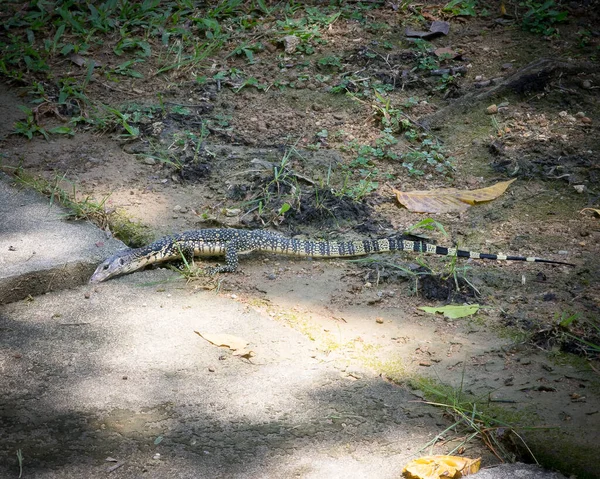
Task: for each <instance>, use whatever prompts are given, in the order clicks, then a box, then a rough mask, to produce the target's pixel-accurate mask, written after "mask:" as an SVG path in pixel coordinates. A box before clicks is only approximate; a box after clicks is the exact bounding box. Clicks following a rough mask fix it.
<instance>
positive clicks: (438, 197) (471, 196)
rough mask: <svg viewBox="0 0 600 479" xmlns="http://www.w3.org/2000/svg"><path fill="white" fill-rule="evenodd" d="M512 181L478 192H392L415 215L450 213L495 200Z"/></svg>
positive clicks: (450, 190) (444, 189)
mask: <svg viewBox="0 0 600 479" xmlns="http://www.w3.org/2000/svg"><path fill="white" fill-rule="evenodd" d="M513 181H515V180H514V179H513V180H509V181H502V182H500V183H496V184H495V185H492V186H488V187H487V188H480V189H478V190H471V191H469V190H457V189H456V188H443V189H439V190H431V191H410V192H403V191H398V190H394V193H395V194H396V198H397V199H398V202H399V203H400V204H401V205H403V206H404V207H405V208H406V209H408V210H409V211H412V212H415V213H450V212H461V211H466V210H467V209H469V208H470V206H471V205H474V204H476V203H483V202H485V201H491V200H493V199H496V198H497V197H498V196H500V195H501V194H502V193H504V192H505V191H506V188H508V185H510V184H511V183H512V182H513Z"/></svg>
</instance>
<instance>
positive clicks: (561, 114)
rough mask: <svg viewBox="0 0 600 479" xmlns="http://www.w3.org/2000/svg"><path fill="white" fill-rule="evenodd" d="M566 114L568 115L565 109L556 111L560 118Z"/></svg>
mask: <svg viewBox="0 0 600 479" xmlns="http://www.w3.org/2000/svg"><path fill="white" fill-rule="evenodd" d="M567 115H568V113H567V112H566V111H565V110H563V111H560V112H558V116H560V117H561V118H564V117H566V116H567Z"/></svg>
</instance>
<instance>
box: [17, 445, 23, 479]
mask: <svg viewBox="0 0 600 479" xmlns="http://www.w3.org/2000/svg"><path fill="white" fill-rule="evenodd" d="M17 461H18V462H19V479H21V477H22V476H23V451H22V450H21V449H17Z"/></svg>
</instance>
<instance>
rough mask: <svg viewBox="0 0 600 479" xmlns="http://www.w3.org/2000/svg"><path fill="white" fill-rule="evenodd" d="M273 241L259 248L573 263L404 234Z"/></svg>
mask: <svg viewBox="0 0 600 479" xmlns="http://www.w3.org/2000/svg"><path fill="white" fill-rule="evenodd" d="M277 240H278V241H277V244H276V245H273V244H271V245H268V246H267V247H266V248H259V249H260V250H262V251H270V252H279V253H282V254H291V255H296V256H314V257H325V258H326V257H330V258H336V257H337V258H340V257H344V256H364V255H368V254H372V253H385V252H388V251H411V252H414V253H430V254H437V255H441V256H457V257H459V258H473V259H486V260H498V261H528V262H530V263H549V264H562V265H567V266H575V265H574V264H572V263H566V262H563V261H554V260H549V259H542V258H536V257H532V256H510V255H504V254H489V253H477V252H475V251H466V250H461V249H456V248H447V247H444V246H437V245H434V244H431V243H427V242H426V241H422V240H408V239H405V238H404V237H397V238H386V239H376V240H371V239H368V240H358V241H339V242H338V241H303V240H297V239H290V238H286V237H284V236H278V238H277Z"/></svg>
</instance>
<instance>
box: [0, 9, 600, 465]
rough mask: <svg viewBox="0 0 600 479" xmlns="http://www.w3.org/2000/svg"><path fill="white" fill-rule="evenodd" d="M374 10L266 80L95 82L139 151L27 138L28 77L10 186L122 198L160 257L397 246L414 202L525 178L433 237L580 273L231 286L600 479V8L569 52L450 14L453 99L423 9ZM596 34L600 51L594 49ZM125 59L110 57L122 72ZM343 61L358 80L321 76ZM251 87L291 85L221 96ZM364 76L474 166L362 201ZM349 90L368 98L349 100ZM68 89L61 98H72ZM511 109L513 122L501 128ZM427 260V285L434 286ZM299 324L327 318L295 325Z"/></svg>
mask: <svg viewBox="0 0 600 479" xmlns="http://www.w3.org/2000/svg"><path fill="white" fill-rule="evenodd" d="M374 3H376V4H377V5H378V7H377V8H373V9H370V10H368V13H366V17H367V21H366V23H365V22H360V21H356V20H353V19H350V18H343V17H340V18H339V19H338V20H337V21H335V22H334V23H332V24H331V25H330V26H329V27H328V28H325V29H323V31H322V39H323V40H324V42H323V43H320V44H318V45H316V46H315V52H314V54H312V55H309V54H306V53H301V52H298V51H297V52H295V53H285V52H284V50H283V48H284V46H283V43H279V42H276V41H272V42H271V43H269V48H265V49H264V50H263V51H261V52H256V53H254V60H255V63H253V64H249V63H248V61H247V60H246V58H244V57H243V56H235V55H229V54H230V53H231V50H232V48H233V47H234V45H228V46H226V47H225V48H223V50H221V51H219V52H217V53H215V54H213V55H212V56H211V57H210V58H209V59H207V61H206V65H207V68H206V69H205V74H207V75H208V78H209V80H208V81H207V82H205V83H202V82H198V81H197V79H196V78H197V77H198V76H200V75H199V72H196V71H192V70H186V69H182V70H176V71H171V72H168V73H165V74H163V75H152V74H151V72H152V71H154V70H155V63H154V62H155V61H157V59H156V58H152V57H151V58H149V59H148V60H147V61H146V63H145V64H143V66H142V67H140V70H141V71H142V72H143V73H144V74H145V75H146V78H145V79H136V78H129V77H122V78H120V81H119V82H109V81H107V80H106V79H103V77H102V75H101V73H100V72H97V73H94V75H93V78H92V81H91V82H90V84H89V88H88V90H86V94H87V95H88V96H89V97H90V98H93V99H95V100H101V101H102V102H103V103H105V104H110V105H112V106H114V107H116V108H121V109H122V111H124V110H123V109H124V108H129V110H128V111H130V112H132V114H133V113H136V115H137V116H136V117H135V118H137V120H132V121H131V125H134V126H135V127H137V128H138V129H139V135H137V136H136V137H135V138H127V137H126V136H124V135H123V130H118V129H117V130H111V129H109V128H107V129H106V130H105V131H98V129H92V128H84V127H80V128H79V129H78V130H77V132H76V134H75V135H74V136H72V137H64V136H58V135H52V136H51V137H50V139H49V140H48V141H46V140H44V138H43V137H41V136H34V138H33V139H32V140H27V139H25V138H24V137H22V136H18V135H14V134H12V132H13V126H12V125H13V124H14V122H15V121H17V120H23V119H24V115H23V113H22V112H21V111H20V110H19V109H18V106H19V105H21V104H24V103H26V102H27V96H24V92H26V91H27V88H24V87H23V85H22V84H19V83H18V82H14V81H8V79H7V81H6V82H5V83H3V84H0V113H1V114H2V116H3V118H4V122H3V123H2V124H1V125H0V138H2V140H1V152H2V153H1V154H2V166H3V169H4V170H5V171H11V168H14V167H20V168H22V169H23V171H25V172H26V173H27V174H28V175H31V176H33V177H43V178H45V179H47V180H49V181H51V182H53V181H56V179H57V178H59V179H60V181H59V184H60V185H61V186H62V187H63V188H64V189H66V190H69V191H71V190H73V189H74V191H75V194H76V196H77V198H79V199H80V200H81V199H85V198H88V197H89V198H93V199H95V200H96V201H98V202H100V201H103V200H104V199H106V201H105V203H104V206H105V208H106V209H107V210H108V211H112V210H118V211H119V212H120V213H121V214H123V215H125V216H126V217H127V218H130V219H131V220H132V221H133V222H139V223H141V224H143V225H145V226H147V227H148V228H149V230H150V231H151V235H150V236H151V237H152V238H147V239H153V238H158V237H160V236H163V235H165V234H169V233H172V232H177V231H184V230H190V229H198V228H209V227H237V228H268V229H272V230H276V231H279V232H282V233H285V234H288V235H299V236H301V237H305V238H320V239H341V238H347V239H357V238H362V237H373V238H374V237H386V236H390V235H393V234H395V233H397V232H402V231H405V230H406V229H407V228H408V227H410V226H411V225H413V224H415V223H417V222H419V221H420V220H422V219H423V216H422V215H419V214H416V213H411V212H409V211H407V210H406V209H403V208H401V207H399V205H398V204H397V203H396V200H395V197H394V195H393V193H392V188H395V189H398V190H402V191H407V190H430V189H435V188H441V187H455V188H460V189H475V188H481V187H485V186H489V185H491V184H493V183H495V182H496V181H504V180H507V179H510V178H517V179H518V181H516V182H515V183H513V184H512V185H511V186H510V188H509V190H508V191H507V192H506V193H505V194H504V195H502V196H501V197H499V198H498V199H497V200H495V201H492V202H489V203H485V204H480V205H476V206H474V207H472V208H470V209H469V210H467V211H466V212H464V213H450V214H439V215H435V216H434V219H435V220H436V221H438V222H440V223H442V224H443V226H444V228H445V230H446V232H447V233H448V237H444V236H443V235H441V234H440V233H439V232H431V231H428V232H425V233H426V234H427V235H429V236H430V237H432V239H433V240H434V241H437V242H438V243H439V244H459V245H460V246H461V247H462V248H463V249H472V250H474V251H484V252H499V251H502V252H505V253H508V252H512V253H519V254H523V255H527V256H531V255H535V256H538V257H544V258H549V259H555V260H558V261H568V262H571V263H575V264H576V266H575V267H573V268H571V267H568V266H553V265H544V264H530V263H518V262H512V263H500V262H483V261H470V262H463V261H461V260H459V262H458V266H457V267H458V271H459V273H460V276H461V277H462V275H463V274H464V276H465V278H466V279H464V280H463V279H461V280H460V282H459V284H458V289H457V287H456V284H457V283H456V282H455V281H454V278H453V277H452V278H451V279H450V280H447V279H446V277H447V275H446V276H445V275H443V274H440V275H433V276H432V275H425V276H423V278H425V279H421V280H417V279H415V278H418V276H416V275H415V273H427V272H431V271H434V272H442V271H447V269H445V268H446V267H447V264H448V262H447V261H446V259H444V258H433V257H429V256H427V257H426V258H421V259H418V258H417V257H415V256H410V255H381V256H379V257H372V258H371V259H372V260H373V261H371V262H368V263H365V262H362V263H361V262H357V263H355V262H350V261H341V260H329V261H316V260H315V261H310V260H298V259H294V258H288V257H279V256H277V257H273V256H268V255H249V256H247V257H244V258H243V260H242V264H241V269H242V272H241V274H235V275H226V276H223V277H222V278H221V279H222V280H223V282H222V293H221V294H227V295H231V294H232V293H235V295H236V297H237V300H238V301H240V302H243V303H245V304H248V305H251V306H252V307H254V308H255V309H257V310H258V311H262V312H264V313H265V314H271V315H272V316H273V317H274V318H283V319H284V320H287V321H288V322H289V323H290V324H291V325H293V326H294V327H296V328H298V329H299V330H301V331H302V332H304V333H305V334H307V335H313V336H315V337H316V338H317V339H318V340H319V341H320V343H319V344H324V346H323V349H324V350H327V346H326V343H327V341H328V340H329V339H331V338H334V339H335V341H336V342H338V343H340V344H346V345H348V346H347V347H346V348H342V349H340V350H336V351H328V354H329V355H330V357H331V358H333V359H335V360H336V361H338V363H340V364H342V363H346V364H347V365H352V364H361V365H362V366H365V365H367V366H368V367H369V368H371V369H372V370H375V371H377V372H379V373H380V374H381V376H382V378H383V379H384V380H387V381H390V382H392V383H395V384H398V387H403V384H405V383H406V378H407V377H421V378H428V379H430V380H432V381H438V382H440V383H442V384H445V385H448V386H450V387H453V388H455V389H456V390H462V391H463V392H464V393H465V394H468V395H471V396H472V397H477V398H480V399H481V398H487V399H488V400H489V402H490V404H492V403H495V402H497V403H498V405H501V406H502V408H503V411H504V412H503V413H501V415H500V416H501V417H511V418H512V419H513V420H514V421H516V422H517V423H521V421H524V419H525V416H527V415H528V414H530V417H529V418H527V419H528V421H525V423H527V425H529V426H531V425H534V426H538V427H539V426H549V427H552V428H555V429H550V430H547V429H544V430H543V432H539V431H535V430H532V431H528V432H527V433H525V436H526V437H527V441H528V445H529V447H530V448H531V449H532V450H533V451H534V453H535V455H536V457H537V459H538V460H541V461H543V462H544V464H545V465H547V466H548V467H557V468H560V469H561V470H562V471H563V472H565V473H571V472H574V473H577V474H579V476H578V477H597V476H594V472H593V471H592V468H591V465H592V464H593V459H595V449H596V446H593V445H597V444H600V428H598V427H597V425H598V424H600V419H599V417H600V400H599V397H600V395H599V394H598V392H599V390H600V389H599V388H600V382H599V376H598V371H600V363H599V360H598V354H597V349H596V352H595V354H594V352H593V351H592V350H591V349H590V348H588V347H586V345H585V344H584V343H582V342H581V341H578V340H577V339H575V336H578V337H580V338H583V339H585V341H588V343H592V344H595V345H598V344H600V335H599V334H598V330H597V329H594V328H593V327H591V326H590V324H591V323H592V322H593V321H596V323H595V324H596V325H598V319H599V318H600V282H599V278H600V242H599V239H600V224H599V222H598V217H597V216H593V215H592V214H590V212H589V211H584V209H585V208H598V205H599V201H600V199H599V198H600V178H599V175H600V173H599V172H600V161H599V158H600V155H599V153H598V152H599V151H600V135H599V134H598V125H599V124H600V96H599V95H598V88H600V73H598V72H597V71H595V70H589V69H588V68H586V67H585V65H586V64H587V62H588V61H589V59H590V58H596V59H597V56H598V48H599V45H600V43H599V40H598V32H597V27H596V26H597V25H598V20H599V17H598V15H597V13H596V12H597V10H595V9H594V7H593V6H586V5H583V6H580V5H577V2H572V4H569V6H566V7H564V8H567V9H568V10H569V12H570V18H571V20H570V22H569V23H567V24H564V25H561V26H560V35H557V36H552V37H543V36H542V35H539V34H533V33H529V32H526V31H523V30H522V29H520V28H519V27H518V22H516V21H515V20H514V19H509V20H508V21H507V22H502V21H499V20H498V19H497V18H495V16H496V15H495V13H493V14H492V15H490V16H487V17H486V16H481V15H480V16H476V17H469V16H455V17H452V16H448V15H444V14H443V13H442V12H441V10H440V9H439V7H438V8H437V9H436V8H435V7H431V8H430V9H429V10H427V11H428V12H430V13H431V14H432V15H434V16H436V17H437V18H440V19H442V18H443V19H445V20H447V21H449V22H450V26H451V29H450V33H449V35H447V36H441V37H438V38H436V39H434V40H432V44H433V46H434V47H435V48H439V47H448V48H451V49H452V50H453V51H455V52H458V55H457V56H456V59H454V60H446V61H443V62H442V65H441V66H442V68H455V69H459V68H460V70H459V71H461V72H462V74H461V75H460V76H458V77H457V78H456V79H455V80H454V81H451V82H449V85H448V86H447V87H445V88H441V87H440V85H441V83H440V80H439V77H436V76H432V75H431V74H429V72H428V71H427V70H421V69H418V68H415V64H416V63H415V62H418V60H419V58H422V57H420V56H419V55H418V54H417V53H415V52H416V50H415V48H414V46H413V44H412V43H411V42H410V41H409V40H408V39H407V38H406V37H405V35H404V26H405V25H409V24H412V25H413V26H415V23H414V22H415V18H416V17H415V16H414V15H412V14H411V10H407V11H401V10H398V9H396V8H395V7H394V5H393V3H394V2H374ZM490 8H497V7H490ZM582 12H583V13H582ZM515 22H516V23H515ZM423 24H427V22H426V21H423ZM375 26H376V27H375ZM585 28H588V29H589V30H590V31H592V32H595V34H594V35H592V36H591V43H589V44H587V45H585V46H584V47H578V46H577V45H578V43H577V42H578V39H579V38H580V37H579V36H578V32H579V31H581V30H582V29H585ZM594 28H596V30H594ZM388 43H389V44H390V45H391V46H389V47H386V48H384V47H383V46H382V45H384V44H386V45H387V44H388ZM107 48H108V47H107V46H106V47H101V46H98V47H97V50H96V51H91V53H90V55H92V56H95V57H96V58H97V59H102V60H103V61H104V62H106V61H113V60H111V59H110V57H109V56H108V55H109V53H110V50H107ZM107 52H108V53H107ZM594 55H595V57H594ZM331 56H336V57H337V58H339V61H340V65H339V67H330V66H327V65H324V62H321V63H319V61H318V60H319V59H322V58H330V57H331ZM107 58H108V60H107ZM547 58H560V59H561V60H562V61H564V64H563V65H560V64H558V63H557V64H552V68H546V69H544V68H545V67H541V68H538V69H534V72H535V74H534V75H533V77H532V76H531V71H530V70H531V68H532V65H536V64H537V63H536V62H539V61H540V59H547ZM545 65H547V64H545ZM565 65H568V66H569V67H568V68H567V67H566V66H565ZM52 68H53V74H54V76H55V78H58V77H59V76H61V75H67V74H71V75H79V76H82V75H84V74H85V72H84V71H78V70H77V67H75V66H74V65H71V64H66V63H65V62H62V63H60V62H56V64H53V65H52ZM232 69H238V70H239V71H243V72H244V75H245V77H246V78H248V77H254V78H256V79H257V80H258V82H259V83H260V84H264V85H269V88H268V89H257V88H254V87H252V86H245V87H244V88H240V86H241V85H242V81H241V80H240V79H236V78H231V77H228V79H226V80H223V81H220V80H212V77H213V75H214V74H215V73H216V72H217V71H231V70H232ZM457 71H458V70H457ZM540 72H542V73H543V74H542V73H540ZM319 78H320V79H321V80H318V79H319ZM356 78H367V79H368V80H369V81H370V82H375V81H376V80H378V81H380V82H383V83H385V84H388V85H391V86H390V88H389V91H388V92H387V93H386V95H387V98H389V99H390V102H391V104H392V105H405V104H411V105H412V106H411V107H410V108H409V109H407V110H406V111H407V112H408V116H407V117H408V118H410V123H411V124H412V125H414V126H415V128H417V130H418V131H419V132H421V133H422V132H427V134H429V135H431V136H432V137H434V138H436V139H438V140H439V141H440V142H441V143H442V144H443V146H444V149H445V150H444V151H445V152H448V156H452V157H454V159H455V160H454V161H455V163H454V169H453V170H452V171H451V172H445V173H444V174H437V172H436V171H435V170H434V169H428V167H427V165H425V167H424V171H423V174H411V173H410V171H409V169H407V168H406V167H405V166H403V165H402V160H395V161H394V160H392V159H390V158H381V157H374V158H372V159H370V166H369V167H368V168H370V169H371V171H374V170H377V175H376V180H377V184H376V185H373V188H372V191H371V190H369V191H365V192H364V193H365V194H362V193H359V192H360V189H359V188H360V184H359V178H361V176H360V174H359V173H358V170H360V169H361V168H365V166H364V165H358V164H356V163H355V162H354V163H353V161H354V160H355V159H356V157H357V152H356V148H355V147H352V144H353V142H354V144H363V145H375V141H376V139H377V138H378V137H379V136H380V135H381V131H382V128H381V124H380V121H379V120H378V118H380V116H378V115H377V111H376V109H375V108H374V107H373V105H380V106H381V103H377V101H376V97H375V96H374V95H373V94H371V96H361V95H358V94H359V93H360V92H362V91H363V90H364V88H365V87H364V82H360V81H358V80H356ZM349 79H350V81H349ZM488 81H489V83H487V82H488ZM339 85H344V86H345V87H346V89H345V90H344V91H348V92H349V93H350V94H353V95H350V94H344V93H342V94H337V93H334V92H335V88H336V87H337V86H339ZM46 86H47V88H48V91H51V90H52V82H48V84H47V85H46ZM498 86H501V88H498ZM494 88H496V89H495V90H493V89H494ZM238 90H239V91H238ZM492 90H493V91H492ZM486 91H488V92H489V91H491V92H492V93H490V94H489V95H486V94H484V93H485V92H486ZM50 98H53V97H52V95H50ZM158 98H160V101H159V100H158ZM415 98H417V99H418V100H413V99H415ZM50 103H51V102H50ZM492 104H495V105H497V107H498V109H497V113H496V114H494V115H489V114H488V112H487V111H486V109H487V108H488V107H490V106H491V105H492ZM60 108H63V107H62V106H61V107H60ZM55 113H60V115H61V117H62V116H68V115H69V112H68V111H58V112H55ZM89 113H90V114H91V110H90V112H89ZM132 118H133V117H132ZM40 122H42V123H43V124H44V126H45V127H46V128H47V129H49V128H51V127H52V126H56V125H60V124H62V123H61V120H60V118H59V116H58V115H56V114H52V109H49V110H48V113H47V114H46V115H43V116H40ZM324 131H326V133H323V132H324ZM394 134H395V135H396V136H397V137H398V138H400V142H399V143H398V144H397V145H395V146H394V147H393V148H394V149H396V150H397V151H398V152H399V153H402V152H406V151H409V149H410V148H411V147H410V144H408V143H407V142H406V141H405V140H404V139H403V133H402V132H394ZM363 186H364V183H363ZM352 188H355V189H354V190H352ZM356 188H358V189H356ZM351 192H353V194H350V193H351ZM285 205H288V207H289V209H287V210H285V209H286V206H285ZM421 232H423V231H422V230H421ZM423 261H424V262H425V263H426V265H427V267H426V268H421V269H419V268H420V266H421V263H422V262H423ZM208 262H210V261H208ZM417 262H418V263H419V264H416V263H417ZM463 267H464V271H463ZM190 287H192V286H190ZM448 302H453V303H455V304H456V303H458V304H460V303H463V302H468V303H478V304H480V305H481V306H482V308H481V310H480V312H479V313H478V314H477V315H476V316H474V317H471V318H466V319H465V318H463V319H460V320H448V319H444V318H442V317H441V316H434V315H429V314H426V313H424V312H423V311H421V310H419V309H418V308H419V306H440V305H443V304H446V303H448ZM299 315H301V316H302V317H303V318H308V319H306V320H303V322H297V321H296V322H295V321H294V317H296V316H299ZM572 315H577V318H578V319H577V320H576V321H575V322H574V323H573V324H572V325H570V326H569V327H565V326H564V325H563V326H561V325H560V324H559V323H560V321H561V320H564V319H565V318H568V317H571V316H572ZM567 333H568V334H567ZM328 338H329V339H328ZM474 339H475V341H474ZM332 340H333V339H332ZM369 351H370V352H372V354H368V355H370V356H371V360H370V361H365V359H364V356H365V352H369ZM396 362H398V363H401V364H402V368H401V369H402V371H398V370H395V369H394V366H393V365H394V364H396ZM336 364H337V363H336ZM346 367H349V366H346ZM526 399H529V400H531V399H533V400H534V402H535V404H536V406H535V411H530V410H524V409H522V408H521V404H522V402H523V401H524V400H526ZM499 414H500V413H499ZM502 415H504V416H502ZM532 416H533V419H532ZM593 424H596V426H594V425H593ZM548 431H550V432H548ZM582 431H585V433H584V434H582ZM520 454H521V452H518V453H517V455H520ZM520 458H521V459H527V460H531V457H527V454H524V455H521V456H520Z"/></svg>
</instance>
